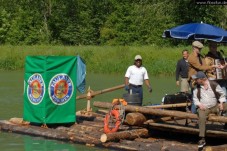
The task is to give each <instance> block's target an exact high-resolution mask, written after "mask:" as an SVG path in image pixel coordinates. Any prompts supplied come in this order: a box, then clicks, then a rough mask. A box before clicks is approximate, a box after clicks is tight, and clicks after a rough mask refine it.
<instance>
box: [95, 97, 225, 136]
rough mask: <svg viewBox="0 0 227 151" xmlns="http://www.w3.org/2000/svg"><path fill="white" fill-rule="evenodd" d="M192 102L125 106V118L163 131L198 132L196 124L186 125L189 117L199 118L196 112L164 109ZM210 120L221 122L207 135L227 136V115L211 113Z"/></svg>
mask: <svg viewBox="0 0 227 151" xmlns="http://www.w3.org/2000/svg"><path fill="white" fill-rule="evenodd" d="M186 105H190V104H186V103H180V104H168V105H157V106H146V107H141V106H132V105H127V106H125V111H126V112H127V113H128V114H127V115H126V118H125V122H126V123H127V124H128V125H134V126H143V127H144V125H146V126H149V128H153V129H158V130H162V131H173V132H181V133H190V134H197V135H198V133H199V130H198V128H196V127H195V126H185V124H186V120H188V119H198V117H197V115H196V114H192V113H188V112H182V111H176V110H163V109H164V108H167V109H168V108H176V107H182V106H186ZM94 106H95V107H99V108H106V109H108V108H111V106H112V104H111V103H107V102H98V101H95V102H94ZM150 115H152V116H155V117H156V118H149V117H150ZM178 120H181V121H182V120H183V121H185V123H183V124H182V123H181V124H178V123H177V124H172V123H173V122H171V124H170V122H168V121H178ZM208 121H209V122H211V125H212V124H213V123H214V122H217V124H219V127H218V126H215V129H212V130H209V129H208V130H207V136H211V137H219V138H227V132H226V131H222V130H221V129H222V128H221V127H220V126H221V125H222V124H220V123H227V117H224V116H217V115H214V114H210V115H209V116H208Z"/></svg>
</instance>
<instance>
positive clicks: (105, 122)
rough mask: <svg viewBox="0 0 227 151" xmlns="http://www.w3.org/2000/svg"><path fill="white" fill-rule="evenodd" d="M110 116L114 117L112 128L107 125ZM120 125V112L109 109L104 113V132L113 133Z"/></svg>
mask: <svg viewBox="0 0 227 151" xmlns="http://www.w3.org/2000/svg"><path fill="white" fill-rule="evenodd" d="M110 116H114V117H115V119H116V123H115V126H114V127H113V128H110V127H109V120H110ZM120 125H121V119H120V113H119V111H118V110H116V109H114V110H111V111H110V113H108V114H106V117H105V119H104V129H103V130H104V133H106V134H107V133H114V132H116V131H117V130H118V129H119V127H120Z"/></svg>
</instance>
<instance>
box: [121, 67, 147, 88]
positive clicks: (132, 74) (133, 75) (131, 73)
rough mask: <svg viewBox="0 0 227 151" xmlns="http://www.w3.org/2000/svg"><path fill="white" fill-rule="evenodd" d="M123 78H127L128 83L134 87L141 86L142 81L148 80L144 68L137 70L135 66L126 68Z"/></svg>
mask: <svg viewBox="0 0 227 151" xmlns="http://www.w3.org/2000/svg"><path fill="white" fill-rule="evenodd" d="M125 77H127V78H129V83H131V84H134V85H143V81H144V80H146V79H149V77H148V74H147V70H146V68H144V67H140V68H138V67H137V66H135V65H132V66H129V67H128V69H127V71H126V73H125Z"/></svg>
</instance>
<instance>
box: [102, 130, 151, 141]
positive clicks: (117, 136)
mask: <svg viewBox="0 0 227 151" xmlns="http://www.w3.org/2000/svg"><path fill="white" fill-rule="evenodd" d="M138 137H148V130H147V129H135V130H128V131H121V132H116V133H110V134H102V135H101V137H100V141H101V142H102V143H105V142H108V141H119V140H121V139H135V138H138Z"/></svg>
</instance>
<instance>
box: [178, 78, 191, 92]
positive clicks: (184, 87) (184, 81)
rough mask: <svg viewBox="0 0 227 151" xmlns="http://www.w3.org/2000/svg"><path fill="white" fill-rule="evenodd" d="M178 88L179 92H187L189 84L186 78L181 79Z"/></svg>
mask: <svg viewBox="0 0 227 151" xmlns="http://www.w3.org/2000/svg"><path fill="white" fill-rule="evenodd" d="M180 87H181V88H180V91H181V92H189V84H188V79H187V78H181V83H180Z"/></svg>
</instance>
